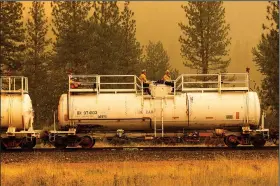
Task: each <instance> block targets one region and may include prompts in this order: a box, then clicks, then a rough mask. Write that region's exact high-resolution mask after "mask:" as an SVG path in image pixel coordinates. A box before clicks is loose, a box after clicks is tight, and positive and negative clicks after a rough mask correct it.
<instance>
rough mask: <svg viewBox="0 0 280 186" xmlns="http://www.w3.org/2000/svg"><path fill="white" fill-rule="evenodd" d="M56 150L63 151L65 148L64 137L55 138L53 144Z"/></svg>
mask: <svg viewBox="0 0 280 186" xmlns="http://www.w3.org/2000/svg"><path fill="white" fill-rule="evenodd" d="M53 145H54V146H55V148H57V149H65V148H66V147H67V141H66V138H65V137H61V136H57V137H56V138H55V142H54V144H53Z"/></svg>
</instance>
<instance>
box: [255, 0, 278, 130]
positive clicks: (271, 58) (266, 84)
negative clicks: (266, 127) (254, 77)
mask: <svg viewBox="0 0 280 186" xmlns="http://www.w3.org/2000/svg"><path fill="white" fill-rule="evenodd" d="M267 14H268V15H267V20H268V21H269V22H270V25H269V26H265V25H263V29H264V33H263V34H262V37H261V40H260V42H259V44H258V45H257V47H256V48H253V50H252V52H253V56H254V59H253V60H254V61H255V62H256V64H257V66H258V67H259V69H258V70H259V71H260V72H261V73H262V74H263V75H264V76H265V77H264V79H263V80H262V85H261V88H262V90H261V99H262V107H263V108H265V109H266V108H270V109H271V110H272V112H273V115H274V116H275V118H276V119H278V117H279V2H270V4H269V6H268V7H267ZM275 124H276V125H278V122H276V123H275Z"/></svg>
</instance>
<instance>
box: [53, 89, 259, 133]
mask: <svg viewBox="0 0 280 186" xmlns="http://www.w3.org/2000/svg"><path fill="white" fill-rule="evenodd" d="M141 99H142V98H141V96H137V95H136V94H131V93H125V94H124V93H120V94H100V95H97V94H80V95H72V96H71V99H70V103H68V99H67V94H63V95H62V96H61V97H60V101H59V106H58V113H59V114H58V119H59V124H60V126H61V127H66V126H69V125H70V120H69V119H68V114H69V115H71V118H73V119H72V121H73V122H75V123H78V124H79V125H96V128H99V130H102V129H103V130H117V129H123V130H129V131H131V130H139V131H140V130H142V131H145V130H154V126H155V121H161V112H163V120H164V129H165V130H178V129H182V128H186V129H205V128H207V129H215V128H220V127H223V128H227V127H228V128H234V127H245V126H250V127H251V128H257V127H258V125H259V119H260V102H259V98H258V95H257V93H256V92H227V93H223V94H219V93H213V92H210V93H207V92H206V93H184V94H180V95H175V96H174V98H171V99H145V100H144V101H143V105H142V103H141V102H142V100H141ZM162 102H163V103H162ZM247 102H248V103H247ZM161 104H163V106H162V105H161ZM69 105H71V107H72V109H71V112H69V113H68V108H67V107H68V106H69ZM161 109H163V110H162V111H161ZM143 118H150V119H151V120H152V122H151V121H150V120H148V119H143ZM247 120H248V121H247ZM159 123H160V125H161V122H159Z"/></svg>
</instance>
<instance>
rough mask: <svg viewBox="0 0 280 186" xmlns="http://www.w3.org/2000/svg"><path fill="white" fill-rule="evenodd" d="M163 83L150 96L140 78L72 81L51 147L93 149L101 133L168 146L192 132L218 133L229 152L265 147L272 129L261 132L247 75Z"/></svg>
mask: <svg viewBox="0 0 280 186" xmlns="http://www.w3.org/2000/svg"><path fill="white" fill-rule="evenodd" d="M119 77H120V78H132V79H130V81H129V82H124V81H121V80H116V79H117V78H119ZM108 78H113V80H115V82H112V81H109V80H108ZM160 83H162V82H151V83H150V85H149V89H150V91H151V95H148V94H146V93H144V92H146V91H147V90H146V89H147V88H145V87H144V86H143V83H141V81H140V80H139V78H138V77H137V76H135V75H70V76H69V90H68V93H67V94H63V95H62V96H61V97H60V100H59V105H58V120H59V123H58V125H59V127H60V129H61V130H56V129H55V130H54V131H49V132H50V135H49V139H50V142H51V143H52V144H54V145H55V146H56V147H57V148H65V147H66V146H67V145H69V144H71V145H73V144H75V145H81V146H82V147H83V148H91V147H92V146H93V145H94V143H95V139H94V138H99V137H100V135H98V134H97V133H99V134H101V135H102V136H103V137H109V138H110V135H111V134H112V135H116V136H117V138H121V139H123V138H127V137H128V136H129V135H131V136H133V135H136V133H137V132H138V133H139V134H141V135H142V138H143V137H144V138H145V139H146V137H147V139H148V138H149V139H150V138H152V139H155V140H158V139H159V138H161V140H165V139H166V137H167V138H169V139H166V140H167V141H168V140H170V139H171V138H172V135H173V139H175V138H176V139H175V140H177V141H178V140H179V141H182V140H181V139H187V138H188V135H189V134H191V132H192V131H195V132H194V134H195V136H197V132H196V131H203V130H212V129H215V130H212V131H214V133H215V135H218V136H220V137H222V138H224V140H225V143H226V145H228V146H230V147H235V146H237V145H238V144H247V145H248V144H251V143H253V144H254V145H255V146H263V145H264V144H265V140H266V139H267V138H268V129H264V127H263V122H262V125H261V126H259V123H260V114H261V110H260V101H259V98H258V95H257V93H256V92H251V91H249V76H248V73H239V74H238V73H237V74H231V73H228V74H182V75H180V76H179V77H178V78H177V79H176V80H174V81H173V83H172V82H169V83H168V85H171V86H168V85H165V84H160ZM172 84H174V85H172ZM121 86H124V87H121ZM129 86H130V87H129ZM172 89H173V91H171V90H172ZM147 93H148V91H147ZM263 120H264V119H263V118H262V121H263ZM113 131H114V132H113ZM157 131H160V132H157ZM112 132H113V133H112ZM115 132H116V133H115ZM126 132H127V133H126ZM132 133H133V134H132ZM157 133H161V137H158V136H157ZM123 134H125V135H123ZM70 136H71V137H70ZM170 136H171V138H170ZM113 138H115V137H113ZM173 139H172V140H173Z"/></svg>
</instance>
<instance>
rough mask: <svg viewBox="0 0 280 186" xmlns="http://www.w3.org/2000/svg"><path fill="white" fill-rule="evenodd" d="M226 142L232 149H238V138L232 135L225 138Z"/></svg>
mask: <svg viewBox="0 0 280 186" xmlns="http://www.w3.org/2000/svg"><path fill="white" fill-rule="evenodd" d="M224 142H225V144H226V145H227V146H228V147H231V148H236V147H237V145H238V144H239V143H238V141H237V136H235V135H230V136H227V137H225V138H224Z"/></svg>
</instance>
